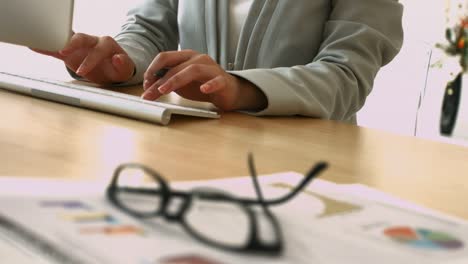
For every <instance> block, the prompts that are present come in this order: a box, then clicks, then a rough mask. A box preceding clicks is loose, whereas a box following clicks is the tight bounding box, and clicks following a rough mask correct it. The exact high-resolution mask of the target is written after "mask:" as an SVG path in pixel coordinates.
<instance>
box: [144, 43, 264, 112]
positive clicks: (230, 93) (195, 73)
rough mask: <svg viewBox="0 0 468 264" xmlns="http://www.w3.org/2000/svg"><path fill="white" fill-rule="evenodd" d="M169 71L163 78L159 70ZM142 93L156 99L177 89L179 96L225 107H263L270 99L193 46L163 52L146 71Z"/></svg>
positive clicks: (230, 108)
mask: <svg viewBox="0 0 468 264" xmlns="http://www.w3.org/2000/svg"><path fill="white" fill-rule="evenodd" d="M164 68H168V69H169V71H168V72H167V73H166V74H165V75H164V76H163V77H161V78H158V77H156V76H155V73H157V72H158V71H159V70H161V69H164ZM143 88H144V89H145V92H144V93H143V95H142V97H143V98H144V99H147V100H156V99H158V98H159V97H160V96H161V95H164V94H168V93H171V92H176V93H177V94H179V95H180V96H182V97H184V98H187V99H191V100H196V101H204V102H211V103H213V104H214V105H215V106H217V107H218V108H220V109H221V110H224V111H231V110H260V109H263V108H265V107H266V105H267V99H266V97H265V95H264V94H263V92H262V91H260V89H258V88H257V87H256V86H255V85H254V84H252V83H250V82H249V81H247V80H244V79H241V78H238V77H235V76H234V75H231V74H229V73H227V72H226V71H225V70H223V69H222V68H221V67H220V66H219V65H218V64H217V63H216V62H215V61H214V60H213V59H212V58H211V57H209V56H208V55H206V54H199V53H197V52H195V51H192V50H182V51H169V52H161V53H159V54H158V56H156V58H155V59H154V60H153V62H152V63H151V65H150V66H149V67H148V69H147V70H146V72H145V75H144V83H143Z"/></svg>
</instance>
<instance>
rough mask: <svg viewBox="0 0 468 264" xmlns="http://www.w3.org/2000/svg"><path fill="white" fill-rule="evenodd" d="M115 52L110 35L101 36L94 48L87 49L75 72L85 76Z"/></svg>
mask: <svg viewBox="0 0 468 264" xmlns="http://www.w3.org/2000/svg"><path fill="white" fill-rule="evenodd" d="M115 52H116V50H115V49H114V40H113V39H110V37H103V38H101V39H100V40H99V42H98V43H97V44H96V46H94V48H93V49H91V50H90V51H89V53H88V55H87V56H86V58H85V59H84V60H83V62H82V63H81V65H80V67H78V69H77V70H76V74H78V75H80V76H85V75H86V74H88V73H89V72H91V71H92V70H94V68H95V67H96V66H97V65H99V64H100V63H102V62H103V61H104V60H105V59H107V58H111V56H112V55H113V53H115Z"/></svg>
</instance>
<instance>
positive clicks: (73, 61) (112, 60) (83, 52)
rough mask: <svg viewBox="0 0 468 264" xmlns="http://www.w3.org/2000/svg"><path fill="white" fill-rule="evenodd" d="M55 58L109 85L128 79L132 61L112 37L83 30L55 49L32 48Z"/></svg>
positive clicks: (79, 73) (84, 76)
mask: <svg viewBox="0 0 468 264" xmlns="http://www.w3.org/2000/svg"><path fill="white" fill-rule="evenodd" d="M32 50H34V51H36V52H38V53H41V54H44V55H48V56H52V57H55V58H57V59H60V60H62V61H64V62H65V65H66V66H67V67H68V68H69V69H70V70H72V71H73V72H75V73H76V74H77V75H78V76H81V77H83V78H85V79H87V80H89V81H91V82H95V83H98V84H109V83H117V82H124V81H127V80H129V79H130V78H131V77H132V75H133V72H134V69H135V64H134V63H133V61H132V60H131V59H130V57H129V56H128V55H127V53H126V52H125V51H124V50H123V49H122V47H120V45H119V44H118V43H117V42H116V41H115V40H114V39H113V38H112V37H108V36H105V37H97V36H90V35H86V34H82V33H77V34H74V35H73V36H72V38H71V40H70V42H69V43H68V44H67V45H66V46H65V47H64V48H63V49H62V50H60V51H58V52H49V51H44V50H37V49H32Z"/></svg>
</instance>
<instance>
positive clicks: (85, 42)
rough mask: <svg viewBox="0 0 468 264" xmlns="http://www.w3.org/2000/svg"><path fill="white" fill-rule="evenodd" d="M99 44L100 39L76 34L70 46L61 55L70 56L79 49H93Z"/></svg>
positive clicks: (69, 43)
mask: <svg viewBox="0 0 468 264" xmlns="http://www.w3.org/2000/svg"><path fill="white" fill-rule="evenodd" d="M98 42H99V37H96V36H91V35H87V34H83V33H76V34H74V35H73V36H72V37H71V39H70V41H69V42H68V44H67V45H66V46H65V47H64V48H63V49H62V50H61V51H59V53H60V54H61V55H63V56H67V55H70V54H71V53H73V52H74V51H75V50H77V49H85V48H88V49H90V48H93V47H94V46H96V44H97V43H98Z"/></svg>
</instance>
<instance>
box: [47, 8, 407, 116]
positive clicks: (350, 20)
mask: <svg viewBox="0 0 468 264" xmlns="http://www.w3.org/2000/svg"><path fill="white" fill-rule="evenodd" d="M110 8H111V7H110ZM402 13H403V7H402V5H401V4H400V3H399V2H398V1H397V0H295V1H286V0H178V1H177V0H147V1H144V2H143V3H141V4H140V5H139V6H138V7H135V8H134V9H132V10H130V11H129V13H128V20H127V22H126V23H125V24H124V25H123V27H122V30H121V32H120V33H119V34H118V35H117V36H115V37H109V36H103V37H98V36H91V35H87V34H83V33H77V34H74V36H73V37H72V39H71V40H70V42H69V44H68V45H67V46H66V47H65V48H64V49H63V50H61V51H59V52H57V53H49V52H44V51H38V52H41V53H43V54H46V55H50V56H54V57H56V58H58V59H61V60H63V61H64V62H65V64H66V66H67V68H68V69H69V71H70V72H71V73H73V75H75V76H77V77H81V78H84V79H87V80H89V81H91V82H96V83H101V84H116V85H126V84H128V85H133V84H138V83H143V87H144V92H143V93H142V97H143V98H145V99H148V100H155V99H157V98H158V97H160V96H161V95H162V94H167V93H171V92H176V93H178V94H179V95H181V96H182V97H185V98H188V99H192V100H199V101H208V102H212V103H213V104H214V105H216V106H217V107H218V108H219V109H221V110H224V111H245V112H246V113H249V114H252V115H301V116H310V117H317V118H324V119H335V120H342V121H346V122H351V123H352V122H355V113H356V112H357V111H358V110H359V109H360V108H361V107H362V106H363V104H364V102H365V99H366V97H367V95H368V94H369V93H370V92H371V90H372V86H373V81H374V78H375V76H376V74H377V72H378V71H379V69H380V68H381V67H382V66H383V65H385V64H387V63H388V62H390V61H391V60H392V59H393V58H394V57H395V56H396V54H397V53H398V51H399V49H400V48H401V45H402V42H403V30H402ZM103 19H105V14H103ZM96 23H97V22H96ZM161 69H168V72H167V73H166V74H165V75H164V76H161V75H159V77H158V76H157V75H156V74H155V73H157V72H159V71H160V70H161Z"/></svg>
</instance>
